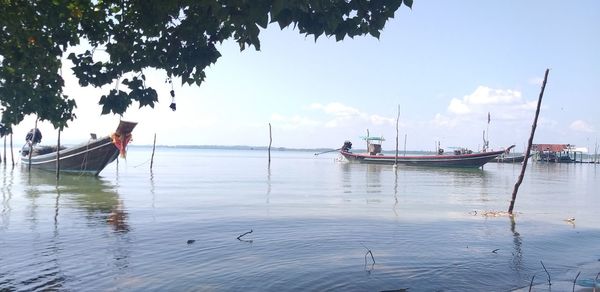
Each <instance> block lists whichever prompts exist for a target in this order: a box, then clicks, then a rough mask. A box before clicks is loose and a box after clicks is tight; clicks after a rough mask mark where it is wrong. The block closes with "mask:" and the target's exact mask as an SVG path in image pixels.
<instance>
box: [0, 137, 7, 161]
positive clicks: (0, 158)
mask: <svg viewBox="0 0 600 292" xmlns="http://www.w3.org/2000/svg"><path fill="white" fill-rule="evenodd" d="M2 162H4V164H6V136H4V161H2V157H0V163H2Z"/></svg>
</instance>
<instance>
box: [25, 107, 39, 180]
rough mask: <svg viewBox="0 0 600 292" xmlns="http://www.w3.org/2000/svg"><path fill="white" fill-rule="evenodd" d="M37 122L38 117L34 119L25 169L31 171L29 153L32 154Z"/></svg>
mask: <svg viewBox="0 0 600 292" xmlns="http://www.w3.org/2000/svg"><path fill="white" fill-rule="evenodd" d="M37 122H38V119H37V118H36V119H35V126H34V127H33V135H32V136H31V143H29V165H28V167H27V171H29V172H31V155H32V154H33V141H35V134H36V132H37Z"/></svg>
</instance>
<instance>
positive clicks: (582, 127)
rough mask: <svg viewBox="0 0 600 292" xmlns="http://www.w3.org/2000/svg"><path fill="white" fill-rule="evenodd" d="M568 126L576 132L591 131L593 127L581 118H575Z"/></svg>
mask: <svg viewBox="0 0 600 292" xmlns="http://www.w3.org/2000/svg"><path fill="white" fill-rule="evenodd" d="M569 128H570V129H571V130H573V131H577V132H585V133H593V132H595V131H594V127H593V126H592V125H590V124H588V123H587V122H586V121H583V120H576V121H573V122H572V123H571V125H569Z"/></svg>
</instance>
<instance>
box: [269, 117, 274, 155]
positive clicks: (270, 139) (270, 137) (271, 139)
mask: <svg viewBox="0 0 600 292" xmlns="http://www.w3.org/2000/svg"><path fill="white" fill-rule="evenodd" d="M272 143H273V135H272V134H271V123H269V165H271V144H272Z"/></svg>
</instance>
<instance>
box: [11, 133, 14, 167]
mask: <svg viewBox="0 0 600 292" xmlns="http://www.w3.org/2000/svg"><path fill="white" fill-rule="evenodd" d="M12 136H13V135H12V133H10V160H11V162H12V166H13V167H15V152H14V151H13V143H12Z"/></svg>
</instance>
